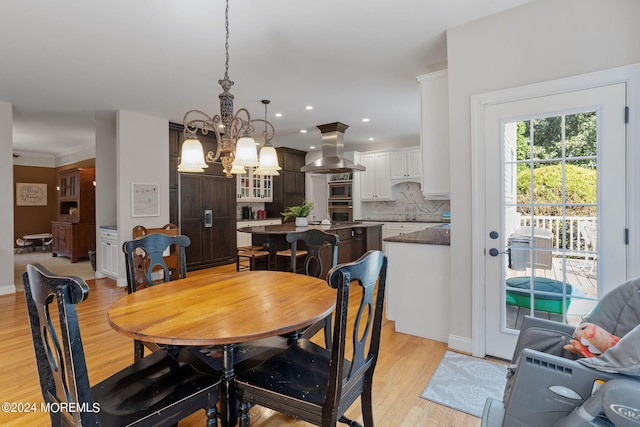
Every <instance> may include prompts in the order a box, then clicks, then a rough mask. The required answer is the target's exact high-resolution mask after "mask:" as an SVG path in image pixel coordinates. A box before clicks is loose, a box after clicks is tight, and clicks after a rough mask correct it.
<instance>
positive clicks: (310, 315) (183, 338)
mask: <svg viewBox="0 0 640 427" xmlns="http://www.w3.org/2000/svg"><path fill="white" fill-rule="evenodd" d="M335 304H336V291H335V289H332V288H331V287H330V286H329V285H328V284H327V282H326V281H324V280H322V279H318V278H315V277H310V276H306V275H303V274H295V273H287V272H281V271H264V270H256V271H244V272H231V273H212V274H202V273H200V274H197V275H192V276H189V277H187V278H185V279H180V280H175V281H172V282H167V283H162V284H160V285H155V286H152V287H149V288H146V289H141V290H138V291H136V292H134V293H132V294H129V295H127V296H125V297H123V298H121V299H120V300H118V301H116V302H115V303H114V304H113V305H112V306H111V308H110V309H109V311H108V318H109V323H110V325H111V326H112V327H113V328H114V329H115V330H116V331H118V332H120V333H122V334H124V335H126V336H128V337H131V338H134V339H137V340H141V341H146V342H155V343H158V344H172V345H179V346H191V345H196V346H199V345H202V346H205V345H222V346H223V361H222V365H223V373H222V391H221V399H220V400H221V405H220V406H221V414H220V415H221V417H220V418H221V421H222V425H223V426H228V425H235V421H236V416H237V415H236V409H235V402H234V399H233V394H232V390H231V388H232V387H231V386H232V381H233V377H234V370H233V369H234V366H233V365H234V360H233V346H234V344H240V343H244V342H248V341H253V340H256V339H261V338H267V337H273V336H277V335H283V334H286V333H289V332H294V331H297V330H300V329H303V328H304V327H306V326H309V325H312V324H314V323H316V322H317V321H320V320H322V319H324V318H325V317H327V316H328V315H329V314H330V313H331V312H332V311H333V310H334V308H335Z"/></svg>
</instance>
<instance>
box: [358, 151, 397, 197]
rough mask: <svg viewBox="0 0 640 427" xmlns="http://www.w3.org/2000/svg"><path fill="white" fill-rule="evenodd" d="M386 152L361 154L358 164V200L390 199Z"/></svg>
mask: <svg viewBox="0 0 640 427" xmlns="http://www.w3.org/2000/svg"><path fill="white" fill-rule="evenodd" d="M389 158H390V155H389V153H388V152H380V153H362V154H361V155H360V164H361V165H362V166H364V167H365V168H366V170H365V171H363V172H360V200H362V201H384V200H392V199H391V175H390V167H389Z"/></svg>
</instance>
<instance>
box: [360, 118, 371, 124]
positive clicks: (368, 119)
mask: <svg viewBox="0 0 640 427" xmlns="http://www.w3.org/2000/svg"><path fill="white" fill-rule="evenodd" d="M362 121H363V122H365V123H366V122H370V121H371V119H370V118H368V117H365V118H364V119H362Z"/></svg>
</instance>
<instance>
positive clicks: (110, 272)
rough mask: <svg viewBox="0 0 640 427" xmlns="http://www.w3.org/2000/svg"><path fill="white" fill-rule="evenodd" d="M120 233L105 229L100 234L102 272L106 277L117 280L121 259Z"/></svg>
mask: <svg viewBox="0 0 640 427" xmlns="http://www.w3.org/2000/svg"><path fill="white" fill-rule="evenodd" d="M120 253H121V251H120V245H119V244H118V231H117V230H107V229H103V230H101V232H100V271H101V272H102V274H104V275H105V276H108V277H111V278H112V279H115V280H117V278H118V260H119V259H120Z"/></svg>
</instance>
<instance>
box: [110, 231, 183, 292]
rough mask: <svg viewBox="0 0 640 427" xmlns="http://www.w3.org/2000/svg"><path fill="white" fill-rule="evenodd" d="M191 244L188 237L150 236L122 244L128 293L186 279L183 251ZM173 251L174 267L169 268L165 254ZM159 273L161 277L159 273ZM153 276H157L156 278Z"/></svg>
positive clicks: (156, 234)
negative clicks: (175, 261) (157, 284)
mask: <svg viewBox="0 0 640 427" xmlns="http://www.w3.org/2000/svg"><path fill="white" fill-rule="evenodd" d="M190 244H191V240H190V239H189V237H187V236H183V235H177V236H168V235H165V234H158V233H152V234H147V235H143V236H141V237H138V238H136V239H133V240H128V241H126V242H124V244H123V245H122V250H123V252H124V254H125V263H126V269H127V286H128V291H129V293H132V292H135V291H136V290H138V289H142V288H145V287H147V286H153V285H154V284H156V283H163V282H169V281H171V280H176V279H181V278H184V277H187V264H186V256H185V248H186V247H187V246H189V245H190ZM172 250H173V251H174V254H175V255H176V256H177V265H175V266H173V265H168V264H167V262H166V261H167V260H166V259H165V258H166V255H168V252H170V251H172ZM160 270H162V275H160V274H159V271H160ZM155 275H158V276H157V277H156V276H155Z"/></svg>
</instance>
